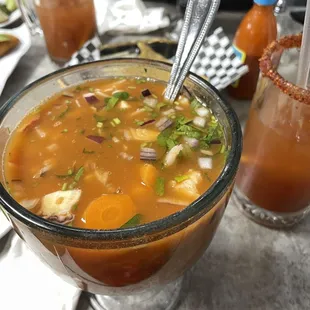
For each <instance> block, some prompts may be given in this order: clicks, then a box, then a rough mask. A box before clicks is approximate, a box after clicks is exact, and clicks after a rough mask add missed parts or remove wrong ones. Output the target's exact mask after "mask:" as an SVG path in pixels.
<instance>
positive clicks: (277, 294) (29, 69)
mask: <svg viewBox="0 0 310 310" xmlns="http://www.w3.org/2000/svg"><path fill="white" fill-rule="evenodd" d="M222 22H223V21H222ZM230 22H231V21H230ZM220 24H221V23H220ZM221 25H222V24H221ZM226 25H228V22H227V23H226ZM222 26H223V25H222ZM227 28H228V31H229V30H231V29H229V28H230V24H229V26H227ZM224 30H225V27H224ZM53 70H55V67H54V65H53V64H52V63H51V62H50V60H49V58H48V57H47V54H46V49H45V46H44V44H43V42H42V39H41V38H40V37H35V38H33V44H32V47H31V48H30V50H29V52H28V53H27V54H26V55H25V56H24V57H23V58H22V60H21V62H20V63H19V65H18V66H17V68H16V70H15V71H14V73H13V74H12V76H11V77H10V79H9V80H8V82H7V84H6V87H5V89H4V92H3V94H2V96H1V97H0V105H1V104H3V103H4V102H5V101H6V100H7V99H8V98H9V97H10V96H11V95H13V94H14V93H15V92H16V91H18V90H20V89H21V88H22V87H24V86H25V85H26V84H29V83H30V82H32V81H34V80H36V79H37V78H39V77H42V76H43V75H45V74H48V73H50V72H52V71H53ZM230 102H231V104H232V105H233V107H234V108H235V110H236V111H237V113H238V116H239V118H240V120H241V122H242V123H244V122H245V120H246V118H247V113H248V109H249V102H237V101H233V100H230ZM13 234H14V233H13V232H11V233H10V234H8V235H7V236H6V237H4V238H2V239H1V240H0V252H1V251H3V250H4V249H5V245H6V244H8V243H9V242H10V239H11V238H12V236H13ZM309 235H310V218H308V219H306V220H304V221H303V222H302V223H301V224H300V225H298V226H297V227H295V228H294V229H292V230H287V231H277V230H271V229H267V228H265V227H262V226H259V225H257V224H255V223H253V222H251V221H250V220H248V219H247V218H246V217H244V216H243V215H242V214H241V213H240V212H239V210H238V209H237V207H236V206H235V205H234V204H233V203H232V201H230V203H229V206H228V208H227V210H226V212H225V215H224V218H223V220H222V222H221V224H220V227H219V229H218V231H217V233H216V235H215V238H214V240H213V242H212V244H211V246H210V248H209V249H208V251H207V252H206V253H205V254H204V256H203V257H202V258H201V259H200V260H199V261H198V262H197V264H196V265H195V266H194V267H193V269H192V272H191V281H190V286H189V288H188V291H187V292H186V295H184V298H183V299H182V302H181V304H180V306H179V310H193V309H196V310H200V309H201V310H202V309H221V310H225V309H229V310H234V309H236V310H243V309H255V310H258V309H267V310H268V309H272V310H276V309H281V310H283V309H288V310H295V309H296V310H300V309H310V259H309V257H310V247H309V242H310V240H309ZM78 309H80V310H84V309H85V310H86V309H88V306H87V297H86V296H85V295H84V296H82V298H81V300H80V303H79V306H78ZM13 310H15V309H13ZM55 310H57V309H55Z"/></svg>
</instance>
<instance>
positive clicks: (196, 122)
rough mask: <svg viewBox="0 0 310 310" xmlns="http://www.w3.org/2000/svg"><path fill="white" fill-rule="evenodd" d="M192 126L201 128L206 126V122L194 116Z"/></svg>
mask: <svg viewBox="0 0 310 310" xmlns="http://www.w3.org/2000/svg"><path fill="white" fill-rule="evenodd" d="M193 124H194V125H196V126H198V127H202V128H203V127H205V126H206V120H205V119H204V118H202V117H200V116H196V117H195V118H194V120H193Z"/></svg>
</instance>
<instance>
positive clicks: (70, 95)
mask: <svg viewBox="0 0 310 310" xmlns="http://www.w3.org/2000/svg"><path fill="white" fill-rule="evenodd" d="M62 95H63V96H64V97H69V98H73V97H74V94H73V93H71V92H68V91H65V92H63V93H62Z"/></svg>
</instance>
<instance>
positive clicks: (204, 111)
mask: <svg viewBox="0 0 310 310" xmlns="http://www.w3.org/2000/svg"><path fill="white" fill-rule="evenodd" d="M196 113H197V114H198V115H199V116H200V117H206V116H208V115H209V114H210V111H209V110H208V109H207V108H205V107H201V108H198V109H197V110H196Z"/></svg>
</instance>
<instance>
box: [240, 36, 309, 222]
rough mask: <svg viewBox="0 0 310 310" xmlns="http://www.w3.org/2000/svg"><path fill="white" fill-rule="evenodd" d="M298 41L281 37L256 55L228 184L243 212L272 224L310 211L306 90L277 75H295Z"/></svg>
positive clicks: (293, 38)
mask: <svg viewBox="0 0 310 310" xmlns="http://www.w3.org/2000/svg"><path fill="white" fill-rule="evenodd" d="M300 45H301V35H295V36H287V37H283V38H282V39H280V40H279V41H277V42H273V43H272V44H271V45H270V46H269V47H268V48H267V49H266V50H265V52H264V54H263V56H262V58H261V60H260V69H261V78H260V81H259V83H258V86H257V89H256V94H255V96H254V99H253V102H252V106H251V110H250V116H249V119H248V122H247V125H246V128H245V133H244V148H243V153H242V158H241V163H240V168H239V172H238V176H237V181H236V187H235V190H234V198H235V199H236V201H237V203H238V205H239V206H240V207H241V209H242V210H243V211H244V212H245V214H246V215H247V216H249V217H250V218H251V219H253V220H254V221H256V222H258V223H260V224H263V225H266V226H269V227H274V228H285V227H290V226H292V225H294V224H296V223H298V222H299V221H300V220H301V219H302V218H304V217H305V216H306V214H307V213H309V211H310V173H309V171H310V106H309V104H310V91H309V90H306V89H302V88H299V87H297V86H296V85H294V84H293V83H291V82H289V81H288V80H287V79H285V78H284V77H283V76H284V75H285V76H287V77H289V79H290V80H292V81H295V80H296V72H297V61H298V55H296V53H297V50H296V48H300ZM279 72H281V74H280V73H279Z"/></svg>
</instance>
